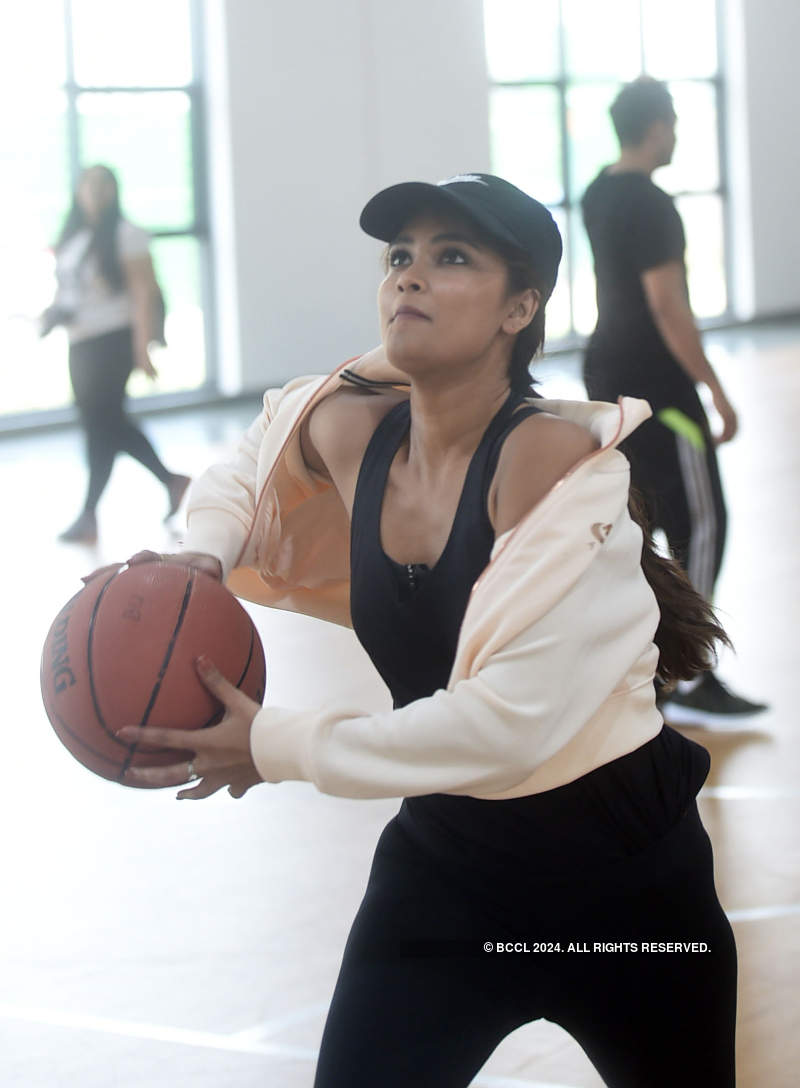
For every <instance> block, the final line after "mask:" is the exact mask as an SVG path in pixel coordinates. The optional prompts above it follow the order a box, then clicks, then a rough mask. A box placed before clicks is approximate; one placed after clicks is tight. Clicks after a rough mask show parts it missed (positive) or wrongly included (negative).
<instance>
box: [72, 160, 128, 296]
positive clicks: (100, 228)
mask: <svg viewBox="0 0 800 1088" xmlns="http://www.w3.org/2000/svg"><path fill="white" fill-rule="evenodd" d="M89 169H92V170H102V171H103V173H104V174H105V175H106V176H107V178H108V180H109V182H110V183H111V186H112V199H111V203H110V204H109V205H108V207H107V208H106V209H105V210H104V211H103V213H102V215H101V216H100V219H99V221H98V222H97V223H95V224H94V225H92V224H90V223H89V221H88V220H87V218H86V213H85V212H84V210H83V208H82V207H81V205H80V202H79V200H78V195H77V193H76V194H75V196H74V197H73V198H72V205H71V207H70V209H69V211H68V212H67V216H66V219H65V220H64V223H63V225H62V227H61V232H60V233H59V235H58V238H57V239H56V243H55V246H54V248H55V251H56V253H58V251H59V250H60V249H61V248H62V246H64V245H65V244H66V243H67V242H68V241H69V240H70V238H72V237H73V236H74V235H75V234H77V233H78V231H81V230H84V229H85V228H86V227H88V228H89V229H90V230H91V232H92V238H91V241H90V243H89V246H88V248H87V250H86V254H85V255H84V260H85V259H86V257H88V256H89V255H90V254H95V255H96V256H97V261H98V264H99V266H100V274H101V275H102V277H103V279H104V280H105V281H106V283H107V284H108V285H109V287H110V288H111V289H112V290H113V291H121V290H122V289H123V288H124V286H125V275H124V273H123V271H122V264H121V263H120V259H119V253H118V251H117V224H118V223H119V221H120V219H121V218H122V210H121V208H120V200H119V186H118V184H117V178H116V175H115V174H114V171H113V170H111V169H109V167H107V166H101V165H99V164H98V165H97V166H93V167H90V168H89Z"/></svg>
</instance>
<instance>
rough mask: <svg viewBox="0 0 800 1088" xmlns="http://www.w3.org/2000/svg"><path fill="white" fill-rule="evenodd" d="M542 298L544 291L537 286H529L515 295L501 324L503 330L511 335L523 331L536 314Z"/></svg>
mask: <svg viewBox="0 0 800 1088" xmlns="http://www.w3.org/2000/svg"><path fill="white" fill-rule="evenodd" d="M541 300H542V293H541V291H537V290H536V288H535V287H528V288H527V289H526V290H525V291H522V292H521V293H520V294H518V295H514V296H513V298H512V299H511V307H510V309H509V310H508V312H507V314H506V316H505V318H504V319H503V324H502V326H501V327H502V329H503V332H507V333H509V334H510V335H511V336H516V335H517V333H520V332H522V330H523V329H524V328H526V327H527V326H528V325H530V323H531V321H533V319H534V317H535V316H536V311H537V310H538V309H539V305H540V303H541Z"/></svg>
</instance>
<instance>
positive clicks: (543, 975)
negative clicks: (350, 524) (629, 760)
mask: <svg viewBox="0 0 800 1088" xmlns="http://www.w3.org/2000/svg"><path fill="white" fill-rule="evenodd" d="M571 788H572V784H571V786H570V787H566V788H565V789H567V790H569V789H571ZM549 793H550V794H552V795H558V794H559V791H558V790H554V791H549ZM539 796H540V797H541V798H542V804H544V805H546V804H548V803H549V801H548V798H547V795H539ZM412 800H413V799H412ZM447 800H448V801H451V802H459V801H461V800H465V799H463V798H449V799H447ZM466 800H471V799H466ZM506 803H507V802H484V804H489V805H492V804H500V805H504V804H506ZM669 803H673V799H670V802H669ZM473 804H474V802H473ZM478 804H480V802H478ZM407 805H408V801H406V802H404V803H403V807H402V808H401V810H400V812H399V813H398V815H397V816H396V817H395V818H394V819H393V820H391V821H390V822H389V824H388V825H387V826H386V828H385V829H384V831H383V833H382V835H381V838H380V840H379V842H378V846H377V849H376V853H375V858H374V861H373V865H372V870H371V873H370V877H369V882H368V885H367V889H366V894H365V896H364V900H363V902H362V904H361V907H360V909H359V911H358V914H357V915H356V918H355V921H354V923H353V927H352V930H351V932H350V936H349V938H348V941H347V945H346V948H345V952H344V957H343V961H342V966H341V971H340V974H339V979H338V982H337V984H336V989H335V992H334V996H333V1001H332V1003H331V1008H330V1012H329V1014H328V1019H327V1023H326V1025H325V1031H324V1035H323V1039H322V1046H321V1051H320V1056H319V1062H318V1066H317V1075H316V1080H315V1082H314V1085H315V1088H345V1086H346V1088H376V1086H377V1085H380V1088H409V1086H411V1085H413V1086H414V1088H466V1086H467V1085H469V1084H470V1082H471V1080H472V1078H473V1077H474V1076H475V1075H476V1074H477V1073H478V1071H479V1070H480V1068H481V1067H482V1066H483V1065H484V1063H485V1062H486V1061H487V1059H488V1058H489V1056H490V1055H491V1053H492V1051H493V1050H494V1049H495V1048H496V1047H497V1045H498V1044H499V1043H500V1042H501V1040H502V1039H503V1038H504V1037H505V1036H506V1035H508V1034H509V1033H510V1032H512V1031H514V1030H515V1029H516V1028H517V1027H520V1026H521V1025H522V1024H525V1023H528V1022H529V1021H532V1020H536V1019H540V1018H544V1019H547V1020H550V1021H552V1022H554V1023H556V1024H560V1025H561V1026H562V1027H563V1028H564V1029H565V1030H566V1031H568V1032H569V1033H570V1034H571V1035H572V1036H573V1038H575V1039H576V1040H577V1042H578V1043H579V1044H580V1046H581V1047H582V1048H583V1050H584V1051H585V1052H586V1054H587V1055H588V1057H589V1058H590V1060H591V1061H592V1062H593V1064H594V1066H595V1068H596V1069H597V1070H598V1072H599V1073H600V1075H601V1076H602V1077H603V1079H604V1080H605V1083H606V1084H607V1085H608V1086H609V1088H676V1086H678V1085H680V1088H732V1086H733V1085H734V1083H735V1073H734V1030H735V1018H736V972H737V968H736V949H735V945H734V940H733V933H732V931H731V927H730V924H729V923H728V920H727V918H726V917H725V914H724V912H723V910H722V908H721V906H720V904H719V901H718V899H717V895H716V891H715V888H714V878H713V862H712V853H711V844H710V842H709V839H708V836H707V834H706V832H705V830H704V828H703V826H702V824H701V822H700V818H699V816H698V813H697V806H696V804H695V802H694V801H692V802H691V804H690V805H689V807H688V808H687V809H686V810H685V811H684V813H683V815H682V816H681V817H680V818H679V820H678V821H677V823H676V824H674V825H673V826H672V827H671V828H670V829H669V830H668V831H667V833H666V834H664V835H661V836H660V837H658V838H657V839H655V841H651V842H650V844H649V845H648V846H647V847H645V848H644V849H643V850H640V851H638V852H637V853H635V854H634V855H633V856H630V857H625V858H617V859H616V860H613V861H605V862H604V861H602V860H599V861H598V862H596V863H594V864H593V863H592V862H591V861H590V860H587V858H588V856H589V852H586V851H580V850H579V851H577V854H578V855H579V856H575V854H573V856H572V857H571V856H569V855H565V856H563V857H562V858H560V859H559V860H557V862H556V865H557V867H558V868H560V869H561V871H562V873H563V874H566V875H564V876H562V877H560V878H559V877H558V876H557V875H556V876H554V875H553V874H552V872H548V873H547V875H546V876H545V877H544V878H543V879H542V880H537V877H536V868H537V865H536V844H535V843H534V844H532V847H531V853H532V862H531V866H530V871H529V872H527V873H526V872H525V871H524V870H521V869H520V868H519V867H514V870H513V871H514V880H515V882H516V887H515V889H512V890H510V891H509V890H508V889H506V888H504V887H503V886H502V884H503V881H502V878H500V879H491V878H488V877H487V878H485V879H483V878H482V874H481V873H480V872H479V873H477V875H476V878H475V879H473V881H472V883H471V886H470V883H469V882H462V880H461V879H460V878H459V877H458V876H457V875H455V874H454V873H453V872H452V871H450V869H449V866H448V864H447V859H446V858H445V857H444V856H443V855H442V854H441V852H440V851H439V850H438V847H437V846H436V844H435V839H436V837H437V833H436V832H435V830H434V827H433V825H431V842H432V849H431V852H428V851H427V850H426V849H425V846H424V843H422V842H421V840H420V839H419V834H420V833H419V829H418V828H417V831H414V830H413V824H412V823H410V822H409V820H408V818H407V812H406V807H407ZM598 811H599V810H598ZM619 819H620V817H619V815H618V814H615V813H613V812H609V813H608V815H607V816H606V817H605V818H604V822H605V823H606V824H607V825H608V827H609V828H612V827H613V825H614V824H615V823H617V822H618V821H619ZM587 833H588V834H589V835H592V833H593V832H592V829H591V828H589V829H588V832H587ZM627 833H628V832H627V829H626V828H625V827H623V826H622V824H620V825H619V834H618V836H616V837H618V838H619V839H620V841H624V840H625V838H626V836H627ZM423 834H424V832H423ZM614 837H615V836H614V834H613V832H610V833H609V842H610V841H611V839H612V838H614ZM544 868H545V870H547V869H549V868H551V867H550V866H549V865H548V864H547V863H545V865H544ZM507 941H510V942H517V943H518V945H519V950H518V951H507V952H506V951H504V952H498V951H497V950H496V949H497V943H498V942H507ZM659 942H662V944H663V945H664V949H663V950H659ZM674 942H686V943H687V944H688V946H689V947H688V948H685V949H682V950H675V949H671V950H668V949H669V945H670V944H672V943H674ZM645 943H647V944H649V945H651V946H654V949H655V950H649V949H648V950H643V948H642V946H643V944H645ZM489 944H491V950H486V949H485V947H484V946H485V945H486V948H488V947H489ZM556 944H560V950H556V948H555V945H556ZM570 944H572V950H570ZM634 944H635V945H636V946H637V950H635V949H634V948H633V945H634ZM595 945H599V947H595ZM626 945H627V947H626ZM549 948H552V951H549V950H548V949H549Z"/></svg>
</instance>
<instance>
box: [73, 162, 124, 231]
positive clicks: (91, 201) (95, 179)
mask: <svg viewBox="0 0 800 1088" xmlns="http://www.w3.org/2000/svg"><path fill="white" fill-rule="evenodd" d="M115 190H116V186H115V185H114V181H113V179H112V177H111V175H110V174H109V173H108V171H106V170H101V169H100V168H99V167H93V166H90V167H89V169H88V170H84V172H83V174H82V175H81V178H80V181H79V182H78V192H77V197H78V203H79V204H80V206H81V209H82V211H83V214H84V215H85V216H86V218H87V219H88V221H89V222H90V223H98V222H99V221H100V219H101V217H102V215H103V212H104V211H105V210H106V209H107V208H109V207H110V206H111V204H112V203H113V201H114V196H115Z"/></svg>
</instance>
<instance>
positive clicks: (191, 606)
mask: <svg viewBox="0 0 800 1088" xmlns="http://www.w3.org/2000/svg"><path fill="white" fill-rule="evenodd" d="M201 654H205V655H207V656H208V657H209V658H210V659H211V661H213V662H214V664H215V665H216V666H217V668H218V669H219V671H220V672H221V673H222V675H223V676H224V677H225V678H226V679H228V680H230V682H231V683H232V684H234V685H235V686H236V687H237V688H239V689H240V690H241V691H243V692H244V693H245V694H246V695H249V696H250V698H252V699H255V700H256V701H257V702H259V703H260V702H261V701H262V699H263V697H264V685H265V678H266V667H265V663H264V650H263V647H262V645H261V639H260V638H259V636H258V632H257V631H256V629H255V627H254V626H253V622H252V620H251V619H250V617H249V615H248V614H247V612H245V610H244V609H243V608H242V606H241V605H240V604H239V602H238V601H237V600H236V598H235V597H234V596H233V594H232V593H230V592H229V591H228V590H227V589H225V587H224V586H223V585H221V584H220V583H219V582H217V581H216V580H215V579H213V578H211V577H209V575H207V574H204V573H202V572H200V571H197V570H194V569H192V568H191V567H188V566H187V567H184V566H176V565H174V564H169V563H162V562H147V563H136V564H134V565H132V566H127V565H120V567H118V568H117V569H116V570H115V571H112V572H110V573H109V572H104V573H103V574H102V575H98V576H97V577H95V578H93V579H92V580H91V581H90V582H89V583H88V584H87V585H86V586H85V588H84V589H82V590H81V591H80V592H79V593H77V594H76V595H75V596H74V597H73V598H72V599H71V600H69V601H67V603H66V604H65V605H64V607H63V608H62V609H61V611H60V612H59V613H58V615H57V616H56V618H55V620H54V621H53V624H52V626H51V628H50V630H49V632H48V634H47V638H46V639H45V644H44V650H43V652H42V665H41V687H42V698H43V700H44V706H45V710H46V711H47V716H48V718H49V719H50V723H51V725H52V726H53V729H54V730H55V732H56V734H57V735H58V737H59V739H60V740H61V741H62V743H63V744H64V745H65V746H66V747H67V748H68V749H69V751H70V752H71V753H72V755H73V756H74V757H75V758H76V759H77V760H79V762H81V763H82V764H83V765H84V766H85V767H88V769H89V770H91V771H94V772H95V774H98V775H101V776H102V777H103V778H107V779H109V780H111V781H113V782H120V783H122V784H123V785H133V783H130V782H126V778H125V776H126V772H127V771H128V770H129V768H131V767H154V766H166V765H168V764H171V763H178V762H180V761H181V759H187V760H188V759H189V758H191V753H190V752H179V751H176V750H174V749H170V750H168V751H167V750H164V749H156V748H152V747H150V746H147V745H142V744H130V743H129V742H126V741H123V740H120V739H118V738H117V737H116V736H115V733H116V731H117V730H118V729H121V728H122V726H124V725H145V726H147V725H150V726H162V727H167V728H173V729H203V728H205V727H207V726H210V725H214V724H215V723H216V722H217V721H219V720H220V718H221V717H222V713H223V707H222V704H221V703H220V702H219V701H218V700H217V699H215V698H214V696H213V695H211V693H210V692H209V691H208V689H207V688H206V687H205V686H204V685H203V683H202V681H201V680H200V678H199V677H198V675H197V673H196V671H195V665H194V662H195V660H196V659H197V657H199V656H200V655H201Z"/></svg>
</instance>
